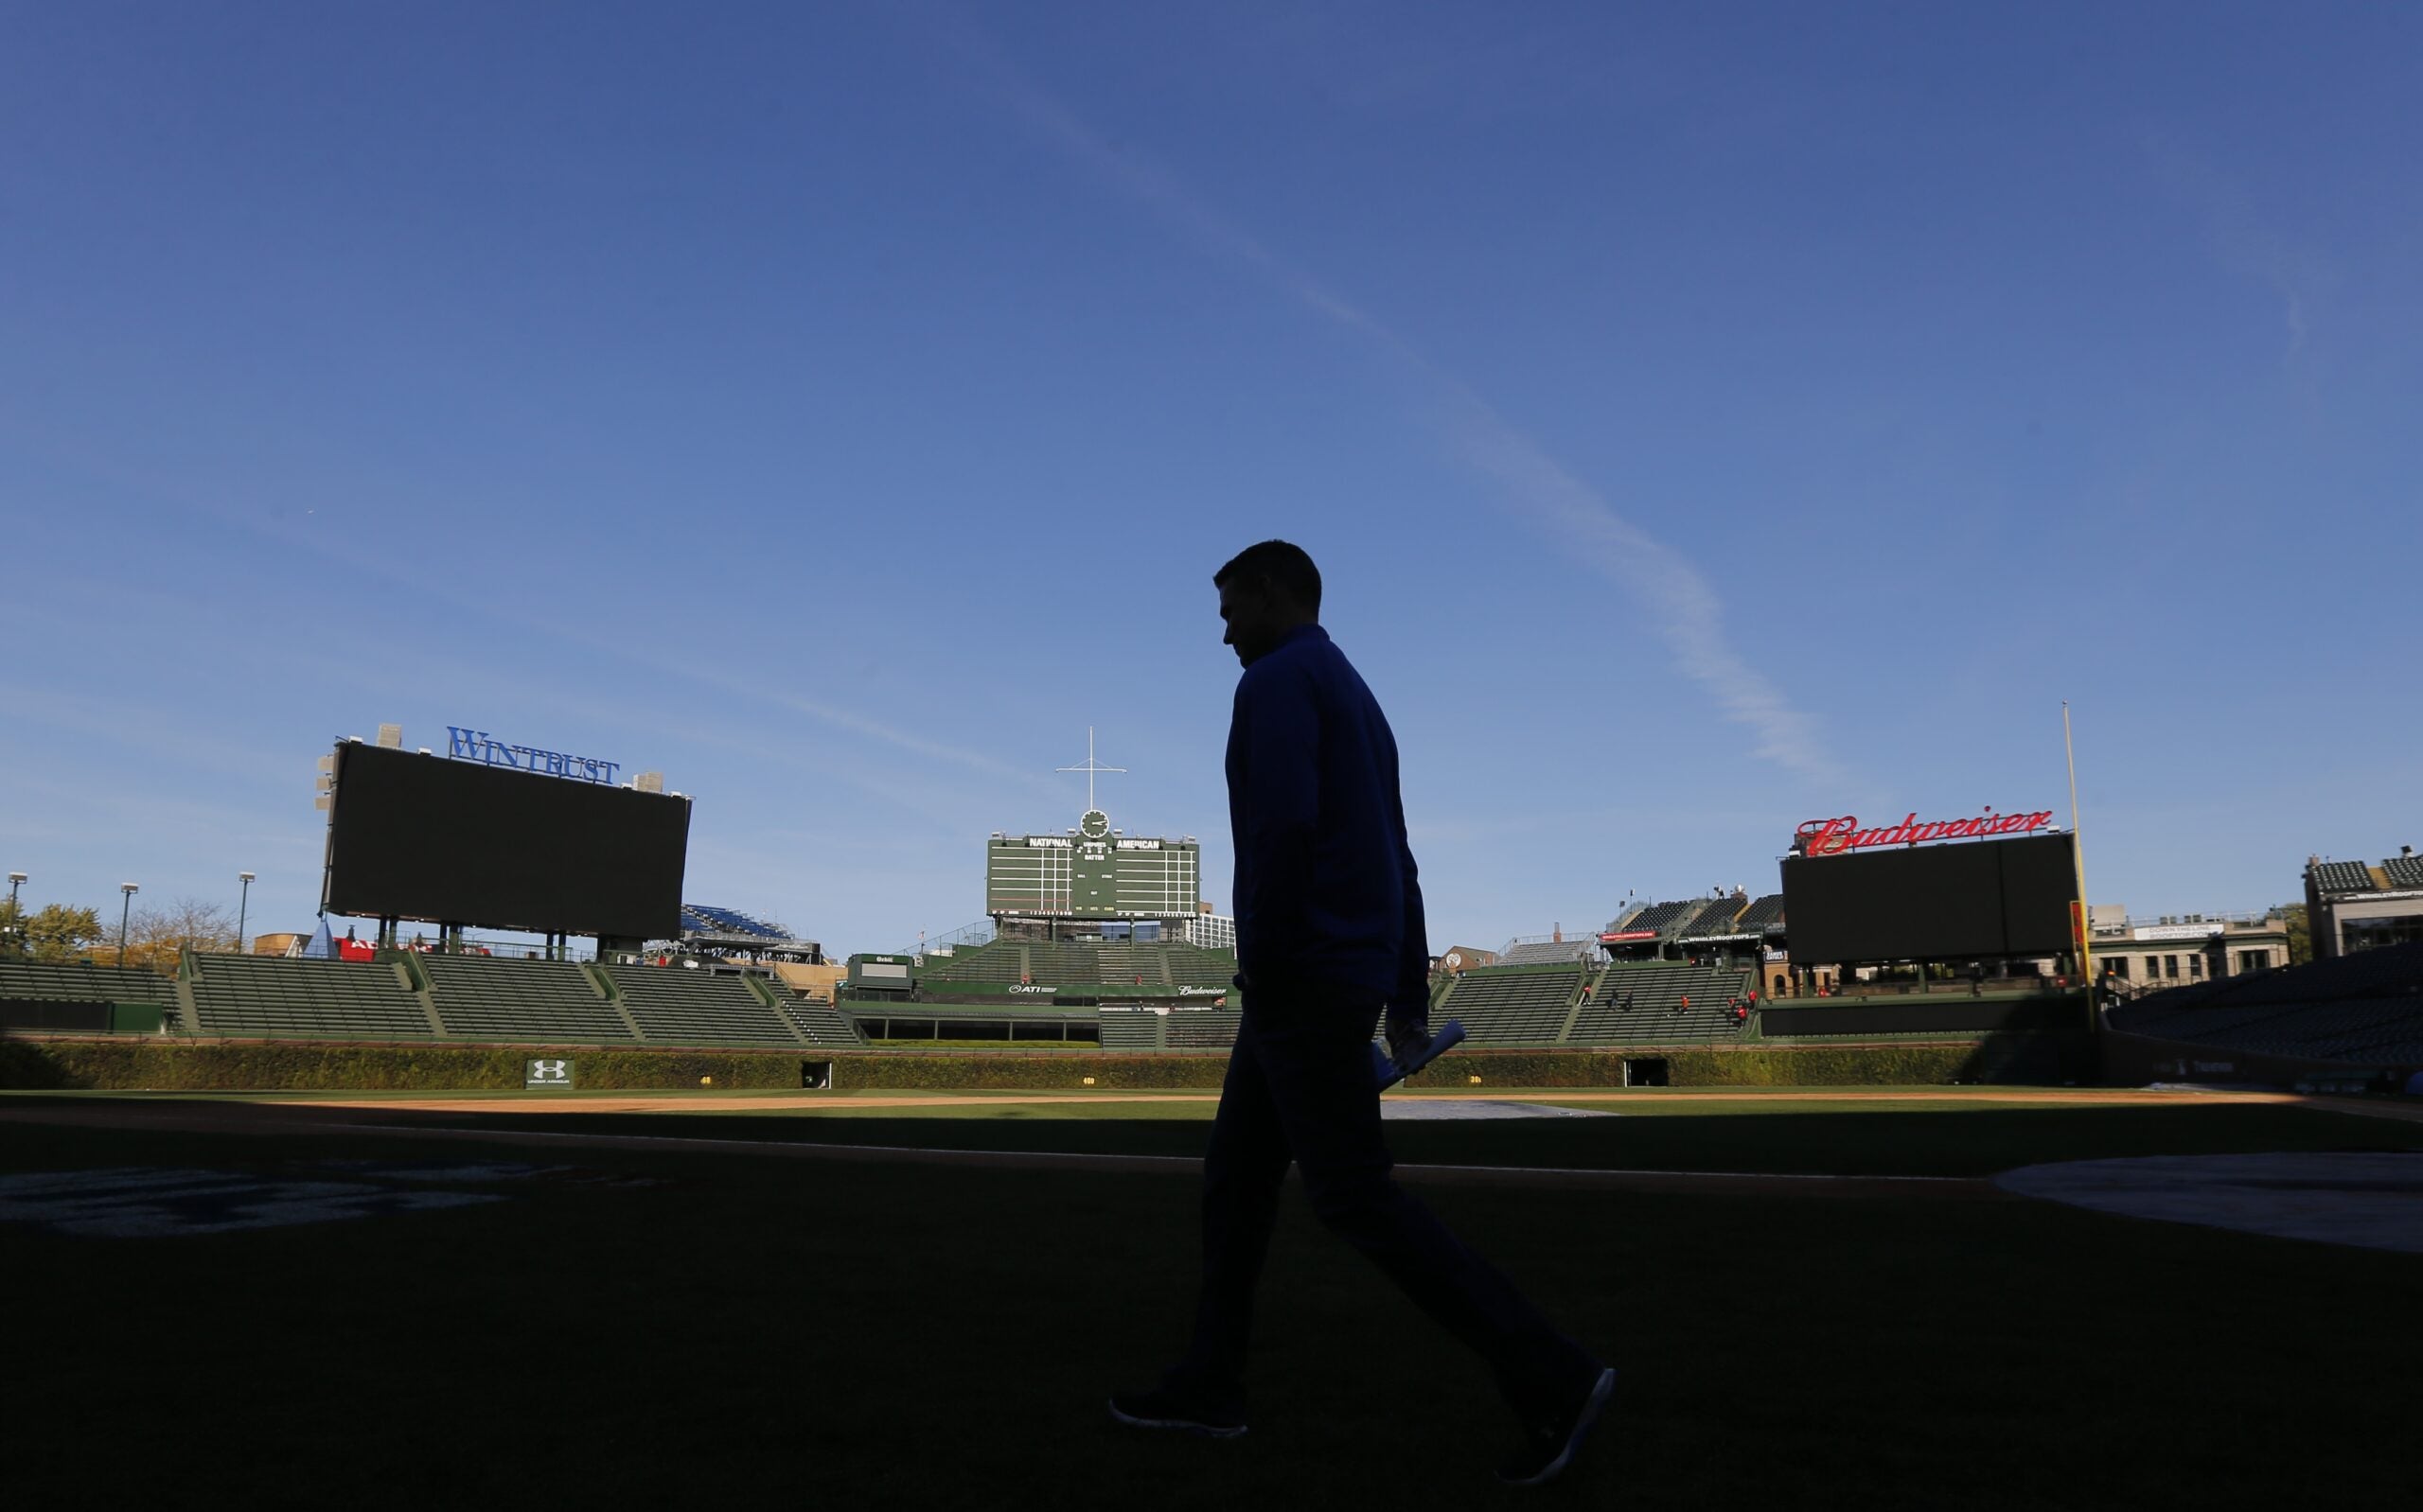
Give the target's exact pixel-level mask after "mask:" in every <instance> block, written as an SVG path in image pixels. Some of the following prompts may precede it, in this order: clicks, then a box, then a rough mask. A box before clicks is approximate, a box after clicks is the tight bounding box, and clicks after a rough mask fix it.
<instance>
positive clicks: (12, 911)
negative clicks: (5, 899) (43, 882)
mask: <svg viewBox="0 0 2423 1512" xmlns="http://www.w3.org/2000/svg"><path fill="white" fill-rule="evenodd" d="M25 885H26V874H25V873H24V872H22V871H11V872H9V931H10V932H11V933H12V934H13V935H15V937H16V941H17V948H16V950H15V951H14V952H13V954H16V955H19V956H23V955H27V954H29V952H28V951H27V948H26V916H25V915H24V914H22V913H20V912H18V911H17V889H18V888H22V887H24V886H25Z"/></svg>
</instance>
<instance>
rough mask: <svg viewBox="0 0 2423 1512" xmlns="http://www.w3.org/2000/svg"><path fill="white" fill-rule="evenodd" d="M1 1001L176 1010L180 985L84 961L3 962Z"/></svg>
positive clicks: (153, 975)
mask: <svg viewBox="0 0 2423 1512" xmlns="http://www.w3.org/2000/svg"><path fill="white" fill-rule="evenodd" d="M129 954H132V952H129ZM0 997H14V998H22V999H25V1000H27V1001H29V1002H40V1003H152V1004H156V1005H158V1006H160V1007H163V1008H174V1007H175V1006H176V1003H177V984H176V983H175V982H173V981H170V980H169V979H168V977H166V976H161V975H160V974H159V973H157V972H149V971H141V970H137V969H133V968H128V967H117V966H95V965H92V964H90V963H88V962H84V961H62V962H56V963H53V962H48V961H30V960H25V961H20V960H0Z"/></svg>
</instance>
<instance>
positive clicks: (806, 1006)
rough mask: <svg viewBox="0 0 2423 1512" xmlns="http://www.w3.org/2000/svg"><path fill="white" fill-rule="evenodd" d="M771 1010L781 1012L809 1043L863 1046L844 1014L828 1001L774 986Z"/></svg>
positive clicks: (785, 1021)
mask: <svg viewBox="0 0 2423 1512" xmlns="http://www.w3.org/2000/svg"><path fill="white" fill-rule="evenodd" d="M774 1011H775V1012H777V1013H779V1014H781V1015H782V1018H783V1022H784V1023H786V1024H788V1025H789V1026H790V1027H791V1029H792V1030H793V1031H794V1032H795V1033H797V1034H798V1035H799V1037H800V1038H801V1039H804V1040H805V1041H806V1042H807V1043H808V1044H810V1045H822V1046H833V1047H836V1048H846V1047H850V1046H864V1045H865V1044H866V1041H865V1039H864V1038H862V1037H861V1036H860V1035H859V1033H858V1026H856V1025H855V1024H852V1023H851V1022H850V1020H849V1018H848V1016H847V1015H845V1014H843V1013H842V1012H841V1011H840V1010H839V1009H836V1008H834V1007H833V1006H831V1005H830V1004H827V1003H820V1002H816V1001H814V1000H813V999H811V998H805V997H802V996H800V995H799V994H798V993H794V992H791V991H789V990H788V989H787V988H784V987H781V986H779V985H778V986H776V987H775V988H774Z"/></svg>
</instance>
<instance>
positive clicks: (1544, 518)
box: [928, 12, 1841, 781]
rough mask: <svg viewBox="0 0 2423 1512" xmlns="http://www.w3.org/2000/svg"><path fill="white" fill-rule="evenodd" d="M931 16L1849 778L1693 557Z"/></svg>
mask: <svg viewBox="0 0 2423 1512" xmlns="http://www.w3.org/2000/svg"><path fill="white" fill-rule="evenodd" d="M928 14H929V26H930V27H931V29H932V31H933V32H934V34H935V35H937V36H939V37H941V38H943V39H944V40H945V41H946V42H947V43H948V44H951V45H952V46H953V47H954V48H956V49H957V50H958V51H959V52H960V53H961V54H962V55H964V57H965V58H966V59H967V60H968V61H969V62H971V63H972V64H973V65H974V66H976V67H977V68H978V69H980V70H981V71H982V73H983V74H984V75H985V76H986V78H987V79H988V80H989V81H990V82H991V84H992V85H993V87H994V89H995V91H996V92H997V93H998V94H999V97H1000V98H1001V99H1002V100H1004V101H1005V102H1006V103H1007V104H1008V106H1009V108H1010V109H1011V110H1012V111H1013V112H1015V113H1016V114H1017V115H1018V116H1019V117H1020V118H1021V119H1022V120H1024V121H1025V122H1026V123H1027V124H1028V125H1029V126H1030V127H1032V128H1033V129H1034V130H1035V132H1037V133H1038V134H1040V135H1041V136H1043V137H1044V138H1046V139H1047V140H1049V141H1050V142H1052V144H1053V145H1054V146H1055V147H1057V148H1058V149H1060V150H1062V151H1063V152H1065V153H1067V154H1068V155H1069V156H1070V158H1072V159H1074V160H1075V161H1077V162H1078V163H1079V164H1081V165H1082V166H1084V167H1086V168H1088V170H1089V171H1091V172H1093V173H1095V174H1097V175H1098V176H1100V177H1101V178H1103V179H1105V181H1107V182H1108V183H1110V184H1111V185H1114V186H1116V187H1117V188H1118V189H1119V190H1120V191H1121V192H1123V193H1124V194H1126V195H1127V196H1128V197H1129V198H1131V199H1133V200H1135V201H1137V202H1140V203H1141V204H1142V205H1144V206H1145V207H1146V208H1148V209H1150V210H1151V211H1153V212H1154V213H1155V214H1157V215H1158V216H1160V217H1162V218H1163V219H1164V220H1168V221H1169V222H1170V223H1172V224H1173V225H1175V226H1176V228H1177V229H1178V230H1179V231H1180V232H1181V233H1183V234H1184V235H1185V236H1186V237H1189V238H1190V239H1192V240H1193V241H1194V243H1195V244H1196V245H1197V246H1198V247H1200V248H1201V249H1202V250H1203V251H1205V252H1207V253H1209V254H1211V255H1216V256H1223V257H1228V258H1231V259H1234V260H1236V261H1240V262H1243V263H1246V264H1247V265H1249V266H1250V267H1252V268H1254V269H1255V270H1257V271H1258V272H1259V273H1261V274H1262V275H1263V276H1264V277H1265V278H1266V279H1267V280H1268V281H1269V282H1270V284H1271V285H1272V286H1273V287H1274V288H1276V289H1277V290H1280V291H1281V292H1282V293H1284V294H1285V295H1287V296H1288V297H1290V298H1292V299H1293V300H1295V301H1296V302H1297V303H1299V304H1300V305H1302V306H1303V307H1304V308H1307V309H1308V310H1310V311H1312V312H1313V313H1315V314H1317V315H1318V316H1320V317H1321V318H1322V319H1324V320H1327V321H1330V322H1332V323H1334V324H1335V325H1340V326H1342V327H1344V328H1346V329H1348V330H1350V331H1353V332H1354V333H1355V334H1357V335H1358V336H1360V337H1362V338H1363V339H1364V340H1366V341H1367V342H1369V343H1371V345H1373V346H1374V347H1375V348H1377V349H1378V350H1379V351H1380V352H1382V353H1383V354H1384V355H1385V356H1387V357H1388V359H1389V360H1391V361H1392V362H1394V363H1395V364H1396V365H1397V366H1398V367H1399V368H1400V369H1401V370H1402V371H1404V372H1405V373H1406V375H1407V376H1408V377H1410V378H1413V379H1415V380H1416V381H1417V383H1418V384H1419V385H1420V387H1421V389H1422V390H1423V391H1424V393H1425V394H1426V395H1427V396H1429V398H1430V399H1431V401H1432V405H1431V407H1432V409H1433V411H1434V413H1435V416H1436V424H1437V426H1438V428H1439V431H1440V436H1441V441H1442V442H1443V443H1444V444H1445V446H1446V447H1447V448H1448V449H1449V450H1450V451H1451V452H1452V453H1453V454H1455V455H1456V456H1457V457H1459V459H1460V460H1462V461H1463V462H1464V463H1465V464H1466V465H1467V466H1470V467H1471V468H1472V469H1473V470H1474V471H1475V472H1476V473H1477V474H1479V475H1480V476H1481V477H1483V478H1485V479H1487V480H1488V481H1489V482H1490V483H1491V484H1492V485H1493V486H1494V489H1495V491H1496V493H1497V494H1498V496H1499V497H1500V498H1501V499H1502V500H1503V501H1504V502H1505V503H1506V505H1507V506H1508V507H1510V508H1511V509H1512V511H1513V512H1514V513H1516V514H1517V515H1519V516H1521V517H1522V518H1524V519H1527V520H1529V521H1530V524H1531V525H1532V526H1533V527H1534V528H1535V529H1537V530H1538V531H1539V532H1540V533H1541V534H1543V535H1545V536H1548V537H1549V538H1550V539H1551V540H1554V541H1556V542H1557V543H1558V544H1559V545H1560V546H1562V547H1563V548H1564V550H1565V552H1566V553H1567V554H1568V555H1569V556H1570V557H1571V558H1572V560H1573V561H1574V562H1575V563H1576V564H1577V565H1579V566H1581V567H1583V568H1584V569H1586V570H1588V571H1593V572H1596V573H1598V574H1600V575H1601V576H1603V577H1605V578H1607V579H1609V580H1611V581H1612V582H1614V583H1615V584H1617V585H1618V587H1619V588H1621V589H1623V590H1624V591H1625V592H1626V593H1628V594H1630V595H1631V596H1632V597H1633V599H1634V600H1635V601H1636V602H1637V603H1638V604H1639V605H1640V606H1641V607H1643V608H1644V609H1645V610H1646V611H1647V613H1648V615H1649V617H1650V619H1651V621H1652V623H1653V624H1654V625H1655V626H1656V630H1657V634H1658V636H1659V637H1660V638H1661V639H1662V640H1663V641H1664V642H1666V644H1667V645H1668V647H1669V648H1670V649H1671V651H1672V652H1673V653H1674V656H1675V659H1676V664H1677V665H1678V666H1679V667H1680V668H1681V670H1682V671H1683V673H1684V675H1685V676H1687V677H1690V678H1691V679H1692V680H1693V681H1695V682H1697V683H1699V684H1700V685H1701V686H1702V687H1703V688H1705V689H1706V690H1707V693H1708V694H1709V696H1710V697H1712V698H1713V699H1714V700H1715V702H1716V705H1717V707H1718V709H1719V710H1720V711H1721V712H1723V714H1724V718H1726V719H1728V720H1732V721H1734V722H1736V723H1739V724H1741V725H1743V726H1745V727H1747V728H1748V729H1749V730H1751V731H1752V732H1753V734H1754V735H1755V737H1756V741H1757V744H1756V747H1755V749H1756V750H1757V752H1758V754H1759V755H1760V756H1761V757H1763V758H1764V759H1766V760H1768V761H1771V762H1774V763H1776V764H1777V765H1781V766H1784V767H1786V768H1787V769H1789V770H1792V771H1795V772H1798V773H1801V774H1803V775H1806V776H1810V777H1813V778H1819V779H1824V780H1828V781H1834V780H1839V778H1840V775H1841V773H1840V768H1839V767H1838V766H1837V765H1836V764H1835V763H1834V761H1833V759H1832V758H1831V756H1830V755H1829V754H1828V753H1827V751H1826V749H1825V746H1824V743H1823V741H1822V739H1821V737H1820V735H1819V732H1818V730H1817V725H1816V721H1815V719H1814V718H1813V716H1811V715H1810V714H1808V713H1806V712H1803V711H1801V710H1799V709H1796V708H1795V707H1794V706H1793V704H1792V701H1791V700H1790V699H1789V698H1787V697H1785V696H1784V694H1783V691H1782V690H1781V689H1780V688H1778V687H1777V686H1776V685H1775V683H1774V682H1773V681H1772V680H1771V679H1769V678H1768V677H1766V675H1765V674H1763V673H1761V672H1760V671H1759V670H1758V669H1757V668H1755V667H1753V666H1751V665H1750V663H1749V662H1748V661H1747V660H1746V659H1744V658H1743V657H1742V654H1741V652H1740V651H1738V650H1737V649H1735V647H1734V645H1733V643H1732V641H1731V639H1730V638H1729V637H1728V636H1727V634H1726V633H1725V627H1724V604H1723V602H1722V600H1721V599H1720V598H1719V597H1718V595H1717V592H1716V589H1715V588H1714V586H1713V585H1712V584H1710V583H1709V581H1708V579H1707V575H1706V574H1705V573H1703V572H1701V571H1700V570H1699V569H1698V568H1697V567H1696V566H1694V565H1693V564H1692V563H1691V561H1690V560H1689V558H1687V557H1686V556H1684V555H1683V554H1682V553H1680V552H1678V551H1676V550H1674V549H1673V548H1672V547H1671V546H1668V545H1666V544H1665V543H1664V542H1662V541H1659V540H1657V539H1656V538H1655V537H1654V536H1651V535H1650V534H1649V533H1648V532H1646V531H1644V530H1642V529H1641V528H1640V527H1639V526H1637V525H1636V524H1634V523H1633V522H1632V521H1631V520H1629V519H1625V518H1624V517H1623V516H1622V515H1621V514H1620V513H1618V511H1617V509H1616V508H1615V506H1614V505H1613V504H1612V503H1611V502H1610V501H1608V499H1607V498H1606V496H1605V495H1604V494H1602V493H1601V492H1600V491H1599V490H1598V489H1597V488H1595V487H1593V486H1591V485H1590V484H1589V483H1585V482H1583V480H1582V479H1580V478H1578V477H1576V476H1575V475H1574V474H1573V473H1572V472H1571V471H1570V470H1569V469H1567V468H1566V467H1565V466H1563V465H1562V464H1561V463H1559V462H1558V461H1557V460H1556V459H1555V458H1554V457H1553V456H1551V455H1549V454H1548V451H1547V450H1546V449H1545V448H1542V447H1541V446H1540V445H1539V444H1538V443H1537V442H1535V441H1534V440H1532V439H1531V438H1530V436H1529V435H1527V434H1525V433H1524V432H1523V431H1521V430H1519V429H1518V428H1517V427H1515V426H1514V425H1512V423H1510V422H1509V421H1508V420H1507V419H1506V418H1505V417H1504V416H1503V415H1501V414H1499V413H1497V411H1496V410H1495V409H1494V408H1493V407H1492V406H1491V405H1490V404H1489V403H1488V402H1487V401H1486V400H1485V399H1483V398H1482V397H1481V396H1480V395H1479V394H1478V393H1477V391H1476V390H1475V389H1474V388H1473V387H1472V386H1471V385H1470V384H1468V383H1466V382H1464V381H1463V380H1462V379H1460V378H1457V377H1456V376H1455V375H1454V374H1452V373H1449V372H1447V371H1445V370H1444V369H1442V368H1441V367H1440V366H1439V365H1438V364H1437V363H1435V362H1433V361H1432V360H1430V359H1429V358H1427V357H1426V356H1424V354H1423V353H1422V351H1421V350H1420V349H1419V348H1418V347H1416V346H1415V345H1414V344H1413V343H1412V342H1410V341H1409V340H1407V339H1406V337H1404V336H1403V335H1401V334H1400V333H1399V332H1398V331H1396V330H1395V329H1394V328H1393V327H1391V326H1389V325H1387V324H1386V323H1384V322H1382V321H1381V320H1379V319H1378V318H1376V317H1374V316H1372V315H1371V314H1370V313H1368V312H1367V311H1365V310H1364V309H1363V308H1361V307H1359V306H1357V305H1356V304H1354V303H1353V301H1352V300H1349V299H1348V298H1346V297H1345V296H1344V295H1342V294H1340V293H1338V292H1337V291H1336V290H1333V289H1332V288H1330V287H1329V286H1328V285H1327V284H1325V283H1323V282H1322V281H1321V280H1319V279H1318V278H1316V277H1314V276H1313V275H1312V274H1311V273H1307V272H1305V271H1304V270H1303V269H1301V268H1299V267H1297V266H1296V265H1295V264H1293V263H1290V262H1288V261H1287V260H1285V259H1284V258H1282V257H1281V256H1280V255H1277V254H1275V253H1273V252H1272V251H1271V250H1270V249H1269V248H1268V247H1266V246H1265V245H1264V244H1263V242H1262V241H1261V240H1260V239H1259V238H1258V237H1254V236H1253V235H1252V234H1251V233H1250V232H1248V231H1247V229H1246V228H1245V227H1244V226H1242V225H1240V224H1238V223H1237V222H1236V221H1235V220H1231V219H1229V217H1228V216H1226V215H1223V214H1222V213H1221V212H1220V211H1219V210H1217V209H1216V208H1214V207H1213V206H1212V205H1211V203H1209V202H1207V201H1205V200H1204V199H1203V198H1202V197H1201V196H1199V195H1197V194H1195V193H1194V191H1193V190H1191V189H1190V188H1188V187H1187V186H1186V185H1184V184H1183V183H1181V182H1180V181H1179V180H1178V179H1177V177H1176V175H1175V174H1173V173H1171V172H1170V171H1169V170H1168V169H1166V168H1164V167H1161V166H1160V165H1158V164H1157V163H1155V162H1153V161H1152V160H1151V159H1149V158H1148V157H1146V156H1144V155H1143V154H1142V153H1141V152H1139V151H1136V150H1134V149H1128V148H1123V147H1117V146H1114V145H1112V143H1111V142H1110V141H1109V140H1108V139H1107V138H1105V136H1104V135H1103V134H1102V133H1101V132H1098V131H1096V130H1095V129H1094V128H1093V127H1092V126H1090V125H1089V124H1088V123H1087V122H1086V120H1085V119H1084V118H1083V117H1081V116H1079V115H1078V114H1077V113H1076V112H1074V111H1073V110H1071V109H1070V108H1069V106H1068V105H1067V104H1065V103H1064V102H1062V101H1061V100H1060V99H1058V98H1057V97H1054V96H1053V95H1052V94H1051V93H1050V92H1049V91H1048V90H1046V89H1044V88H1043V87H1042V86H1041V85H1040V84H1038V83H1037V82H1036V81H1035V79H1033V78H1032V77H1031V76H1030V75H1028V74H1027V73H1026V72H1025V71H1024V70H1023V69H1021V68H1019V67H1018V66H1017V64H1016V63H1014V62H1011V61H1010V60H1009V59H1008V58H1006V57H1004V56H1003V55H1002V54H1001V52H1000V50H999V48H998V47H996V46H994V45H993V44H991V42H990V41H989V40H988V39H986V38H985V37H983V36H982V34H981V33H980V32H978V31H977V30H976V28H975V27H974V26H973V25H972V24H970V23H969V22H968V21H967V20H966V19H965V18H964V17H960V16H956V15H949V14H943V13H938V12H929V13H928Z"/></svg>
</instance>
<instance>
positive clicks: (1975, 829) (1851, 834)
mask: <svg viewBox="0 0 2423 1512" xmlns="http://www.w3.org/2000/svg"><path fill="white" fill-rule="evenodd" d="M2052 822H2053V816H2052V815H2051V814H2050V813H2049V812H2046V813H2036V814H1997V813H1995V812H1994V811H1993V810H1992V809H1988V810H1986V812H1985V813H1983V814H1980V815H1979V816H1977V817H1976V818H1973V819H1933V820H1929V821H1928V822H1927V823H1924V824H1921V823H1919V817H1918V816H1917V815H1916V814H1913V815H1911V816H1910V817H1909V818H1905V819H1903V820H1902V821H1901V823H1899V824H1887V825H1883V826H1880V827H1878V828H1875V829H1867V830H1863V829H1861V828H1860V827H1859V816H1858V815H1856V814H1846V815H1844V816H1843V817H1842V818H1838V819H1811V820H1810V821H1809V822H1808V823H1806V824H1803V825H1802V826H1801V827H1800V828H1799V829H1798V830H1796V831H1795V832H1794V833H1795V835H1796V836H1797V837H1798V838H1797V841H1796V843H1797V844H1798V846H1799V849H1800V851H1801V853H1803V854H1805V855H1840V854H1841V853H1844V852H1845V851H1866V850H1870V849H1873V848H1874V847H1877V846H1880V845H1919V844H1922V843H1924V842H1925V841H1928V840H1970V839H1982V838H1984V837H1986V836H1988V835H2033V834H2035V833H2036V832H2037V831H2038V830H2041V829H2043V827H2044V826H2046V825H2047V824H2050V823H2052Z"/></svg>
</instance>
